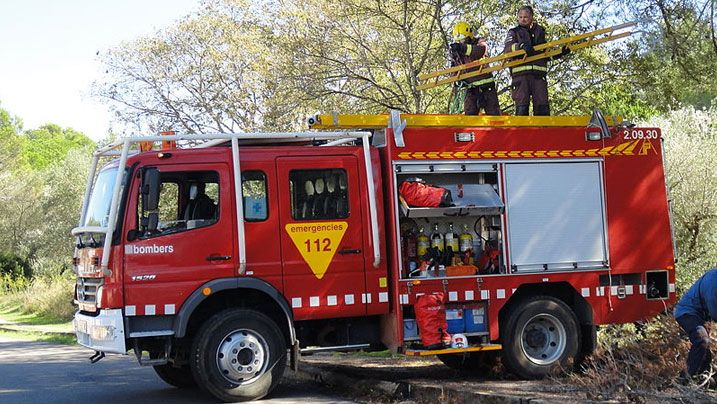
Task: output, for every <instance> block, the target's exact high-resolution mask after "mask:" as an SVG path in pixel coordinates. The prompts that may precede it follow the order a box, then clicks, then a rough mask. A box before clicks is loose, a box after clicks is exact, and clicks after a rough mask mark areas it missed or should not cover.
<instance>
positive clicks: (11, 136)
mask: <svg viewBox="0 0 717 404" xmlns="http://www.w3.org/2000/svg"><path fill="white" fill-rule="evenodd" d="M21 130H22V122H21V121H20V119H19V118H17V117H13V116H11V115H10V113H9V112H8V111H6V110H4V109H2V108H0V178H2V177H3V176H4V175H7V174H8V173H9V171H10V170H13V169H14V168H15V167H17V166H18V165H19V163H20V162H19V161H18V158H19V154H20V146H21V144H22V140H21V139H20V137H19V136H18V134H19V133H20V131H21Z"/></svg>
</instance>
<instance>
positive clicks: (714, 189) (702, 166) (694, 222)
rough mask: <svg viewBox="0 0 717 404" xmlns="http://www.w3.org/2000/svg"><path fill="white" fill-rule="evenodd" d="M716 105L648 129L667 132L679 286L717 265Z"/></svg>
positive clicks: (656, 121)
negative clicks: (654, 128)
mask: <svg viewBox="0 0 717 404" xmlns="http://www.w3.org/2000/svg"><path fill="white" fill-rule="evenodd" d="M715 122H717V103H716V104H713V105H712V106H711V107H710V108H708V109H696V108H694V107H684V108H681V109H678V110H675V111H671V112H670V113H668V114H665V115H662V116H659V117H655V118H653V119H651V120H650V121H647V122H644V123H643V125H645V126H650V127H658V128H661V129H662V133H663V137H664V139H665V142H664V147H665V154H666V160H667V161H666V169H667V182H668V189H669V192H670V195H671V198H672V212H673V220H674V225H675V237H676V239H677V246H678V252H679V256H678V267H677V274H678V277H677V283H678V287H679V288H680V289H683V290H684V288H686V287H688V286H689V285H690V284H691V283H692V282H693V281H694V280H695V279H696V278H697V277H699V276H700V275H701V274H702V273H704V271H705V270H707V269H709V268H710V267H714V266H715V264H717V170H715V167H717V153H715V150H717V124H716V123H715Z"/></svg>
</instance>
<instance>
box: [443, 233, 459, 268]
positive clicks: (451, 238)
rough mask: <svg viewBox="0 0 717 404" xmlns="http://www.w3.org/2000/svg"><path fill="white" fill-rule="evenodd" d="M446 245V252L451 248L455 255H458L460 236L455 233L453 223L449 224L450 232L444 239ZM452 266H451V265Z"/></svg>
mask: <svg viewBox="0 0 717 404" xmlns="http://www.w3.org/2000/svg"><path fill="white" fill-rule="evenodd" d="M444 239H445V243H446V250H447V249H448V247H451V250H452V251H453V253H454V254H457V253H458V235H457V234H456V233H455V232H453V223H448V231H447V232H446V235H445V237H444ZM449 265H451V264H449Z"/></svg>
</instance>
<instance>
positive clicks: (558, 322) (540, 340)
mask: <svg viewBox="0 0 717 404" xmlns="http://www.w3.org/2000/svg"><path fill="white" fill-rule="evenodd" d="M505 319H506V324H505V326H503V325H501V341H502V343H503V352H502V362H503V365H505V367H506V368H507V369H508V370H509V371H511V372H512V373H514V374H516V375H518V376H520V377H522V378H525V379H539V378H542V377H545V376H546V375H548V374H550V373H552V372H553V371H554V370H555V369H561V368H562V369H567V368H569V367H570V366H571V365H572V364H573V363H574V362H575V358H576V356H577V355H578V348H579V347H580V328H578V321H577V318H576V317H575V313H573V311H572V310H571V309H570V307H568V306H567V305H566V304H565V303H563V302H562V301H560V300H558V299H555V298H552V297H548V296H537V297H533V298H530V299H527V300H525V301H523V302H520V303H519V304H518V305H517V306H515V307H513V308H511V309H510V310H509V311H508V313H507V314H506V317H505Z"/></svg>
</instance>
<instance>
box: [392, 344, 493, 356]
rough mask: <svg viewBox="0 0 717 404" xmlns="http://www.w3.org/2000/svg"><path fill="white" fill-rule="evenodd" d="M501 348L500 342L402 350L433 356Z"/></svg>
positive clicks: (409, 353)
mask: <svg viewBox="0 0 717 404" xmlns="http://www.w3.org/2000/svg"><path fill="white" fill-rule="evenodd" d="M501 349H503V345H501V344H484V345H480V346H469V347H466V348H446V349H430V350H429V349H409V350H407V351H406V352H404V355H406V356H433V355H444V354H456V353H463V352H480V351H498V350H501Z"/></svg>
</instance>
